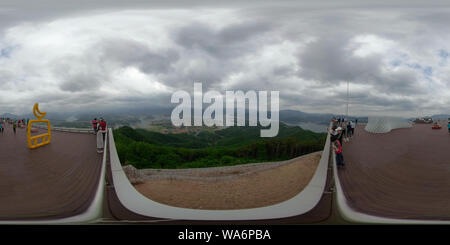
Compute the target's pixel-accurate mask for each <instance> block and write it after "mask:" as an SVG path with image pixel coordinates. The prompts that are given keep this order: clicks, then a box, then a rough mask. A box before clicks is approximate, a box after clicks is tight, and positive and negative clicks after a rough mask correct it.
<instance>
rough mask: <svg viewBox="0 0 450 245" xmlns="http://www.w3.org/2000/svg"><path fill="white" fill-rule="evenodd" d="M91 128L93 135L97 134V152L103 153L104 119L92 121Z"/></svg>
mask: <svg viewBox="0 0 450 245" xmlns="http://www.w3.org/2000/svg"><path fill="white" fill-rule="evenodd" d="M92 128H93V129H94V134H97V152H98V153H103V148H104V146H105V139H106V129H107V124H106V121H105V119H103V118H102V117H101V118H100V119H99V120H97V118H94V120H92Z"/></svg>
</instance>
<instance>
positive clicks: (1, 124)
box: [0, 120, 3, 134]
mask: <svg viewBox="0 0 450 245" xmlns="http://www.w3.org/2000/svg"><path fill="white" fill-rule="evenodd" d="M0 132H1V133H2V134H3V122H2V120H0Z"/></svg>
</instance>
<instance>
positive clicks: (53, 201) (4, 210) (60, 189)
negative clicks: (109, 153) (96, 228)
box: [0, 125, 103, 221]
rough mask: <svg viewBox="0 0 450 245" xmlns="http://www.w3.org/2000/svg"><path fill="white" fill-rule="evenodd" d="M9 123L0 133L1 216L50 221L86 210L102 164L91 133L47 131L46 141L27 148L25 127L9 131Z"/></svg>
mask: <svg viewBox="0 0 450 245" xmlns="http://www.w3.org/2000/svg"><path fill="white" fill-rule="evenodd" d="M8 126H9V127H8V128H6V129H5V132H4V133H3V134H1V133H0V220H24V221H26V220H52V219H59V218H66V217H71V216H74V215H78V214H81V213H83V212H85V211H86V210H87V209H88V207H89V205H90V204H91V202H92V200H93V199H94V196H95V193H96V191H97V186H98V183H99V178H100V173H101V167H102V156H103V155H102V154H98V153H97V152H96V140H95V136H94V135H93V134H80V133H69V132H58V131H52V142H51V143H50V144H49V145H46V146H43V147H40V148H37V149H33V150H31V149H29V148H28V147H27V143H26V129H17V134H16V135H14V134H13V130H12V127H11V126H10V125H8ZM40 131H41V132H44V131H43V130H40Z"/></svg>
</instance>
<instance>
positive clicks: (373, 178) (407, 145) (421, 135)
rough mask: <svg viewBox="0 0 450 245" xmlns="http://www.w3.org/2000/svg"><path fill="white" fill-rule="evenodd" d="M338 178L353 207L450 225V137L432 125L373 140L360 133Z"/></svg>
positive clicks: (360, 130) (346, 148)
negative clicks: (446, 222) (448, 221)
mask: <svg viewBox="0 0 450 245" xmlns="http://www.w3.org/2000/svg"><path fill="white" fill-rule="evenodd" d="M355 134H356V135H355V136H354V137H353V139H352V140H351V142H349V143H344V147H343V154H344V159H345V162H346V167H345V168H344V169H339V171H338V175H339V180H340V182H341V185H342V188H343V191H344V194H345V198H346V199H347V202H348V205H349V206H350V207H351V208H353V209H354V210H356V211H358V212H361V213H366V214H370V215H374V216H379V217H387V218H396V219H415V220H450V196H449V193H450V134H449V133H448V132H447V130H432V129H431V126H430V125H426V124H425V125H424V124H416V125H414V126H413V127H412V128H407V129H396V130H393V131H391V132H389V133H386V134H372V133H368V132H366V131H365V130H364V129H363V127H361V126H360V127H357V129H356V130H355Z"/></svg>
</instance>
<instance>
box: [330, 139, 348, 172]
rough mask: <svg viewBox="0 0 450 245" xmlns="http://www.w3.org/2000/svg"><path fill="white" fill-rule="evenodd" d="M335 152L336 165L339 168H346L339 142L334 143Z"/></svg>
mask: <svg viewBox="0 0 450 245" xmlns="http://www.w3.org/2000/svg"><path fill="white" fill-rule="evenodd" d="M332 145H333V149H334V152H335V153H336V165H337V166H338V167H344V166H345V164H344V156H343V155H342V145H341V143H340V142H339V140H335V141H333V142H332Z"/></svg>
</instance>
